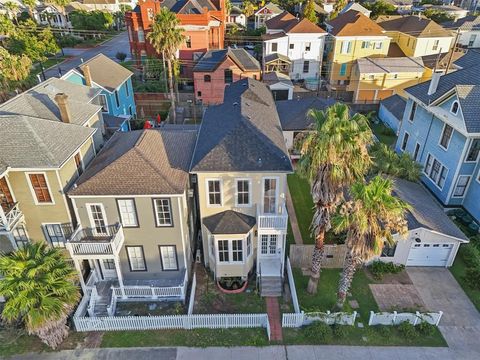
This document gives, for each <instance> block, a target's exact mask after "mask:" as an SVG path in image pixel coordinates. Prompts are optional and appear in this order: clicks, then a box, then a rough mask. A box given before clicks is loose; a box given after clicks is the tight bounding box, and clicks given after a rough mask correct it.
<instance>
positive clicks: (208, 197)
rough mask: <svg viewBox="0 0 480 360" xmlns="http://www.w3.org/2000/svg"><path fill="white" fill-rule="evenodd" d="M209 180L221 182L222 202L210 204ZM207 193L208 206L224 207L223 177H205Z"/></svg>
mask: <svg viewBox="0 0 480 360" xmlns="http://www.w3.org/2000/svg"><path fill="white" fill-rule="evenodd" d="M209 181H219V182H220V204H210V191H209V189H208V182H209ZM205 195H206V200H207V207H222V206H223V179H221V178H206V179H205Z"/></svg>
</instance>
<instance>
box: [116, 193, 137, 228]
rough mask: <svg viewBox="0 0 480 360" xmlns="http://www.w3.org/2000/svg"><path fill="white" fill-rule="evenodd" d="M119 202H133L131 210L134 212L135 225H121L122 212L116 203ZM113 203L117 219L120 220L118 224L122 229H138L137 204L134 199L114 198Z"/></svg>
mask: <svg viewBox="0 0 480 360" xmlns="http://www.w3.org/2000/svg"><path fill="white" fill-rule="evenodd" d="M120 200H132V201H133V209H134V211H135V222H136V224H137V225H125V224H124V223H123V219H122V212H121V211H120V204H119V203H118V202H119V201H120ZM115 203H116V204H117V211H118V218H119V220H120V223H121V224H122V227H124V228H139V227H140V222H139V221H138V212H137V203H136V201H135V198H115Z"/></svg>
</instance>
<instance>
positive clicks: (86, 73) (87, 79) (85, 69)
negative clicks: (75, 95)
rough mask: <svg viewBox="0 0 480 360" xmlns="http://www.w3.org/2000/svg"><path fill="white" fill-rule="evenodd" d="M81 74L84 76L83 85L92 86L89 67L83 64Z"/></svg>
mask: <svg viewBox="0 0 480 360" xmlns="http://www.w3.org/2000/svg"><path fill="white" fill-rule="evenodd" d="M82 70H83V76H84V77H85V85H87V86H90V87H91V86H92V74H90V67H89V66H88V65H85V66H84V67H83V68H82Z"/></svg>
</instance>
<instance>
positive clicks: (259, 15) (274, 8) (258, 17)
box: [254, 2, 284, 29]
mask: <svg viewBox="0 0 480 360" xmlns="http://www.w3.org/2000/svg"><path fill="white" fill-rule="evenodd" d="M283 11H284V10H283V9H282V8H281V7H280V6H278V5H277V4H274V3H272V2H268V3H266V4H265V6H263V7H261V8H260V9H258V10H257V11H255V13H254V16H255V24H254V27H255V29H259V28H261V27H264V26H265V23H266V22H267V21H268V20H270V19H272V18H274V17H275V16H278V15H280V14H281V13H283Z"/></svg>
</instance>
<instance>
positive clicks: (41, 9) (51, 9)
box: [33, 4, 72, 28]
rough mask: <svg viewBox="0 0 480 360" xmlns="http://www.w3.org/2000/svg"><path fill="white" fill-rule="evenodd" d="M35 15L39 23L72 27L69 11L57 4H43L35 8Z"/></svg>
mask: <svg viewBox="0 0 480 360" xmlns="http://www.w3.org/2000/svg"><path fill="white" fill-rule="evenodd" d="M33 16H34V18H35V20H36V21H37V23H38V24H40V25H50V26H53V27H59V28H69V27H71V26H72V25H71V23H70V19H69V18H68V15H67V12H66V11H64V10H63V9H62V8H61V7H60V6H58V5H55V4H41V5H38V6H37V7H36V8H35V11H34V12H33Z"/></svg>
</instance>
